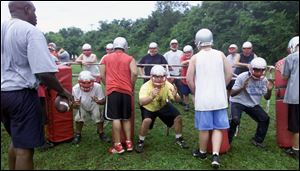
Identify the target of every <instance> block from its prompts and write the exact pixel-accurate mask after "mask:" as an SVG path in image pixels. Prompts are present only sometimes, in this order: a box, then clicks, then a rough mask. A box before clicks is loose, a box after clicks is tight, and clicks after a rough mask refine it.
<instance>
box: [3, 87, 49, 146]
mask: <svg viewBox="0 0 300 171" xmlns="http://www.w3.org/2000/svg"><path fill="white" fill-rule="evenodd" d="M1 122H2V123H3V125H4V127H5V129H6V131H7V132H8V134H9V135H10V136H11V139H12V144H13V145H14V147H15V148H22V149H32V148H35V147H39V146H41V145H43V144H44V126H43V122H42V107H41V103H40V100H39V97H38V93H37V91H36V90H32V89H23V90H17V91H7V92H5V91H1Z"/></svg>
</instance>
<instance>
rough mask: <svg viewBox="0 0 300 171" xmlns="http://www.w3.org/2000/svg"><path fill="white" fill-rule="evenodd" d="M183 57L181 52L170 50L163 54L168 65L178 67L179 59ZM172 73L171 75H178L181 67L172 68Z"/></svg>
mask: <svg viewBox="0 0 300 171" xmlns="http://www.w3.org/2000/svg"><path fill="white" fill-rule="evenodd" d="M182 55H183V52H182V51H181V50H176V51H175V52H174V51H172V50H170V51H168V52H166V53H165V54H164V57H165V58H166V60H167V62H168V64H169V65H180V57H181V56H182ZM172 68H173V71H170V74H171V75H176V76H179V75H180V69H181V67H172Z"/></svg>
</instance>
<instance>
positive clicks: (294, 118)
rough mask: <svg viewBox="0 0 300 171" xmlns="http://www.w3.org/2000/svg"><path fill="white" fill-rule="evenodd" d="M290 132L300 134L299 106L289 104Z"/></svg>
mask: <svg viewBox="0 0 300 171" xmlns="http://www.w3.org/2000/svg"><path fill="white" fill-rule="evenodd" d="M288 130H289V131H291V132H293V133H299V104H288Z"/></svg>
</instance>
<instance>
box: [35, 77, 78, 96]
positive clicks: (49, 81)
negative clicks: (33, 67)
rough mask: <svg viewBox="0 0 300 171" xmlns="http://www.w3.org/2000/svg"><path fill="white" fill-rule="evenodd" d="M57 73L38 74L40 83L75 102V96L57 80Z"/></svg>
mask: <svg viewBox="0 0 300 171" xmlns="http://www.w3.org/2000/svg"><path fill="white" fill-rule="evenodd" d="M54 74H55V73H50V72H45V73H38V74H36V76H37V77H38V78H39V79H40V81H41V82H42V83H43V84H45V85H46V86H47V87H48V88H50V89H53V90H55V91H56V92H57V94H58V95H59V96H63V97H67V98H68V99H69V101H73V96H72V94H70V92H68V91H67V90H66V89H64V88H63V87H62V86H61V84H60V83H59V81H58V80H57V78H56V77H55V75H54Z"/></svg>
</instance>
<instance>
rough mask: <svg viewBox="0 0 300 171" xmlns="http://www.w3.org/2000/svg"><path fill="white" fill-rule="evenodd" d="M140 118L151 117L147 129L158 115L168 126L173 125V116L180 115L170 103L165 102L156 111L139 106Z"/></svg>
mask: <svg viewBox="0 0 300 171" xmlns="http://www.w3.org/2000/svg"><path fill="white" fill-rule="evenodd" d="M140 108H141V114H142V120H144V119H145V118H151V119H152V122H151V125H150V128H149V129H152V128H153V125H154V122H155V119H156V117H159V118H160V120H162V121H163V123H165V124H166V125H167V126H168V127H169V128H170V127H172V126H173V124H174V120H175V118H176V117H177V116H178V115H180V113H179V111H178V110H177V109H176V108H175V107H174V106H173V105H172V104H171V103H167V104H166V105H165V106H164V107H163V108H161V109H160V110H158V111H156V112H151V111H149V110H147V109H145V108H144V107H143V106H140Z"/></svg>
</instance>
